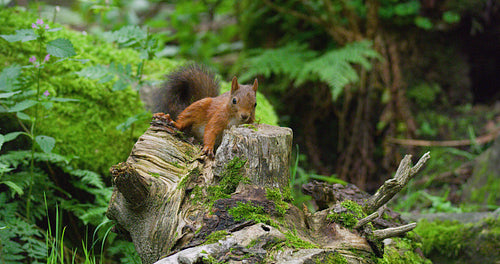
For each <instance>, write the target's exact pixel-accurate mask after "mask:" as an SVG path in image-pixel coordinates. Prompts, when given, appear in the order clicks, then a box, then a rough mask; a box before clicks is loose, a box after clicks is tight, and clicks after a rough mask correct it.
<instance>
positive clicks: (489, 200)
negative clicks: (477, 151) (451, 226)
mask: <svg viewBox="0 0 500 264" xmlns="http://www.w3.org/2000/svg"><path fill="white" fill-rule="evenodd" d="M492 150H493V149H491V150H489V151H487V152H486V153H485V154H486V155H485V157H482V158H479V159H477V164H476V166H475V168H474V170H475V171H474V175H473V177H472V181H470V182H469V185H471V186H473V187H470V186H469V188H470V189H471V191H470V193H471V194H470V199H471V201H472V202H475V203H478V204H487V205H489V206H492V207H494V208H496V207H498V201H500V192H499V191H498V190H500V179H499V177H498V175H497V170H495V169H494V168H490V167H492V165H490V164H491V162H492V159H491V158H490V157H489V156H491V155H494V154H492ZM497 155H498V154H497Z"/></svg>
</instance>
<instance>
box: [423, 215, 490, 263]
mask: <svg viewBox="0 0 500 264" xmlns="http://www.w3.org/2000/svg"><path fill="white" fill-rule="evenodd" d="M415 232H416V233H417V234H418V235H419V236H420V237H421V238H422V244H423V246H422V249H423V252H424V254H425V256H427V257H429V258H430V259H431V260H433V261H436V262H443V261H444V260H446V261H448V262H449V263H492V262H494V261H495V260H498V259H500V252H499V251H498V249H499V248H500V218H497V219H493V218H489V219H485V220H483V221H481V222H479V223H470V224H462V223H459V222H458V221H433V222H429V221H427V220H425V219H423V220H421V221H419V223H418V225H417V227H416V228H415Z"/></svg>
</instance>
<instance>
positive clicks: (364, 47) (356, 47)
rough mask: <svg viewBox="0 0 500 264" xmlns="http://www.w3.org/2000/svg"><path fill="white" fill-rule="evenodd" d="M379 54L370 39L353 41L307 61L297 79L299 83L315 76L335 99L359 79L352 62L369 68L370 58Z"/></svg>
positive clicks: (375, 57) (376, 57)
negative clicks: (328, 88)
mask: <svg viewBox="0 0 500 264" xmlns="http://www.w3.org/2000/svg"><path fill="white" fill-rule="evenodd" d="M380 58H381V56H380V55H379V54H378V53H377V52H376V51H375V50H373V49H372V43H371V42H370V41H360V42H354V43H350V44H348V45H346V46H345V47H343V48H340V49H335V50H332V51H329V52H327V53H325V54H323V55H322V56H320V57H318V58H316V59H314V60H311V61H309V62H307V63H306V64H305V65H304V68H303V71H302V72H301V75H300V76H299V78H298V79H297V84H298V85H300V84H302V83H304V82H305V81H308V80H311V76H317V77H318V78H319V80H321V81H323V82H325V83H327V84H328V86H329V87H330V89H331V90H332V97H333V100H334V101H335V100H336V99H337V98H338V97H339V96H340V94H342V91H343V89H344V87H345V86H346V85H347V84H350V83H356V82H358V81H359V76H358V73H357V72H356V70H355V69H354V68H353V66H352V64H358V65H361V66H362V67H363V68H365V69H366V70H371V67H372V65H371V63H370V59H380Z"/></svg>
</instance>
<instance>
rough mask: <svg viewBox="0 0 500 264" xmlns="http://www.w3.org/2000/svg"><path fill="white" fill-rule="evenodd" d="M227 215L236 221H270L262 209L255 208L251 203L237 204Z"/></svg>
mask: <svg viewBox="0 0 500 264" xmlns="http://www.w3.org/2000/svg"><path fill="white" fill-rule="evenodd" d="M228 213H229V214H230V215H231V216H232V217H233V218H234V220H236V221H240V220H243V219H247V220H254V221H255V222H257V223H268V222H270V221H271V218H270V217H269V215H267V214H266V212H265V210H264V208H262V207H260V206H255V205H253V204H252V202H246V203H242V202H237V203H236V206H235V207H232V208H230V209H229V210H228Z"/></svg>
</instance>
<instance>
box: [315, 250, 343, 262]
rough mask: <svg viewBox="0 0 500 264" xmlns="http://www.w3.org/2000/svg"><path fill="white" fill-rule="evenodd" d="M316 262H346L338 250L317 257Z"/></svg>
mask: <svg viewBox="0 0 500 264" xmlns="http://www.w3.org/2000/svg"><path fill="white" fill-rule="evenodd" d="M314 262H315V263H316V264H347V263H349V262H347V259H346V258H345V257H344V256H342V255H341V254H340V253H338V252H328V253H326V254H325V255H323V256H320V257H317V258H316V259H315V260H314Z"/></svg>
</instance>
